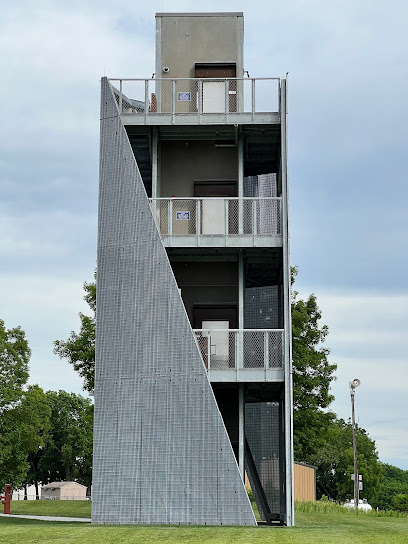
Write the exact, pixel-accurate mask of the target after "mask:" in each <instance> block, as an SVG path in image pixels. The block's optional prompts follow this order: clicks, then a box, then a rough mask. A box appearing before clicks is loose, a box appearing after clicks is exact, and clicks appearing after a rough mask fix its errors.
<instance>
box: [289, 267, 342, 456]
mask: <svg viewBox="0 0 408 544" xmlns="http://www.w3.org/2000/svg"><path fill="white" fill-rule="evenodd" d="M297 272H298V271H297V268H292V278H291V279H292V304H291V305H292V359H293V403H294V405H293V408H294V409H293V427H294V439H293V441H294V455H295V459H297V460H299V461H306V462H311V456H312V455H313V454H314V453H315V452H316V451H317V450H318V449H319V448H321V447H322V446H323V445H324V444H325V442H326V431H327V429H328V426H329V425H330V424H331V422H332V421H333V420H334V418H335V414H333V413H332V412H330V411H329V410H328V407H329V406H330V403H331V402H332V401H333V399H334V397H333V396H332V395H331V394H330V384H331V382H332V381H333V380H334V379H335V375H334V372H335V370H336V369H337V365H336V364H333V363H330V362H329V359H328V356H329V353H330V350H329V349H328V348H326V347H322V344H323V343H324V341H325V340H326V337H327V335H328V332H329V330H328V328H327V326H326V325H320V319H321V317H322V316H321V312H320V310H319V307H318V305H317V299H316V296H315V295H314V294H311V295H310V296H309V297H308V298H307V299H306V300H302V299H299V298H298V295H299V293H298V292H297V291H295V290H294V289H293V283H294V281H295V278H296V275H297Z"/></svg>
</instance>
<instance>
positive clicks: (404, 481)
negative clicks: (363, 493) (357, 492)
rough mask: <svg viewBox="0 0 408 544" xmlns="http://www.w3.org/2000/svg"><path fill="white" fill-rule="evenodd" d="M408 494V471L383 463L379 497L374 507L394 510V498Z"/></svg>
mask: <svg viewBox="0 0 408 544" xmlns="http://www.w3.org/2000/svg"><path fill="white" fill-rule="evenodd" d="M406 493H408V470H403V469H401V468H398V467H394V466H393V465H388V464H387V463H382V478H381V484H380V489H379V492H378V497H377V500H376V501H375V503H374V504H373V506H376V507H378V508H380V509H381V510H390V509H393V508H394V497H395V496H396V495H398V494H406Z"/></svg>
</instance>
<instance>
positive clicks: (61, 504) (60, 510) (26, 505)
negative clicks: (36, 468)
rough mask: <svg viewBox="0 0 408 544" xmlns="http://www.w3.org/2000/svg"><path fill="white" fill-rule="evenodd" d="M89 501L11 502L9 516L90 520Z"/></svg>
mask: <svg viewBox="0 0 408 544" xmlns="http://www.w3.org/2000/svg"><path fill="white" fill-rule="evenodd" d="M91 504H92V503H91V501H11V506H10V513H11V514H27V515H31V516H63V517H72V518H90V517H91Z"/></svg>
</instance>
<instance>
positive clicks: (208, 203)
mask: <svg viewBox="0 0 408 544" xmlns="http://www.w3.org/2000/svg"><path fill="white" fill-rule="evenodd" d="M149 202H150V206H151V208H152V212H153V215H154V218H155V221H156V224H157V227H158V229H159V231H160V233H161V234H162V235H165V236H196V237H197V238H200V237H202V236H216V235H218V236H219V235H222V236H226V237H227V236H242V235H246V236H248V235H249V236H276V235H281V234H282V197H279V196H273V197H159V198H150V199H149Z"/></svg>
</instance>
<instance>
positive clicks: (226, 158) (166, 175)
mask: <svg viewBox="0 0 408 544" xmlns="http://www.w3.org/2000/svg"><path fill="white" fill-rule="evenodd" d="M237 176H238V152H237V148H236V147H215V146H214V145H213V144H212V143H211V142H195V141H192V142H185V141H175V142H172V141H167V142H166V141H164V142H162V144H161V174H160V180H161V181H160V185H161V194H160V196H161V197H170V196H178V197H182V196H185V197H193V196H194V180H195V179H216V180H236V179H237Z"/></svg>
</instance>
